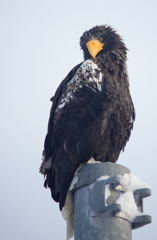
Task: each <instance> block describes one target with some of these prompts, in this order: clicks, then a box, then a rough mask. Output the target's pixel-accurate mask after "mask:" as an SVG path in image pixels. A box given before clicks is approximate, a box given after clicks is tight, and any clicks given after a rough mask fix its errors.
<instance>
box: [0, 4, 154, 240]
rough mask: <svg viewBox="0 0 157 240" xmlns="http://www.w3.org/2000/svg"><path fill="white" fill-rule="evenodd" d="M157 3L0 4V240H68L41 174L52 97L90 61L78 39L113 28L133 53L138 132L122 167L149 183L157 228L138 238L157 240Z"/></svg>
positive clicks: (148, 205) (149, 207)
mask: <svg viewBox="0 0 157 240" xmlns="http://www.w3.org/2000/svg"><path fill="white" fill-rule="evenodd" d="M156 11H157V2H156V1H155V0H154V1H153V0H149V1H148V0H147V1H144V0H143V1H142V0H136V1H135V0H132V1H129V0H128V1H126V0H119V1H117V0H110V1H105V0H96V1H93V0H90V1H89V0H80V1H72V0H70V1H63V0H62V1H58V2H57V1H53V0H51V1H50V0H49V1H48V0H44V1H41V0H31V1H30V0H27V1H22V0H21V1H20V0H14V1H10V0H7V1H4V0H1V1H0V35H1V37H0V66H1V67H0V81H1V87H0V106H1V108H0V109H1V118H0V128H1V129H0V133H1V134H0V146H1V160H0V189H1V195H0V239H2V240H13V239H14V240H28V239H29V240H32V239H33V240H43V239H46V240H53V239H56V240H60V239H62V240H63V239H65V234H66V223H65V221H64V220H63V219H62V216H61V213H60V211H59V207H58V204H57V203H55V202H54V201H53V200H52V199H51V196H50V192H49V190H48V189H47V190H46V189H45V188H44V187H43V183H44V179H43V176H42V175H40V174H39V172H38V169H39V166H40V163H41V155H42V150H43V144H44V138H45V135H46V131H47V123H48V117H49V111H50V107H51V102H50V101H49V100H50V98H51V97H52V96H53V94H54V92H55V90H56V88H57V87H58V85H59V84H60V82H61V81H62V80H63V79H64V77H65V76H66V75H67V74H68V72H69V71H70V70H71V69H72V68H73V67H74V66H75V65H76V64H78V63H80V62H81V61H82V60H83V55H82V51H81V50H80V46H79V38H80V36H81V35H82V33H83V32H84V31H85V30H88V29H90V28H91V27H94V26H95V25H102V24H109V25H111V26H112V27H114V28H115V29H116V30H117V31H118V33H119V34H120V35H121V36H122V37H123V39H124V41H125V43H126V46H127V48H128V49H129V52H128V62H127V64H128V73H129V79H130V89H131V95H132V98H133V102H134V105H135V109H136V121H135V125H134V129H133V132H132V135H131V138H130V141H129V142H128V143H127V146H126V148H125V152H124V153H122V154H121V155H120V157H119V159H118V162H117V163H119V164H122V165H124V166H126V167H127V168H129V169H130V170H131V171H132V173H133V174H134V175H136V176H138V177H139V178H140V179H141V180H143V181H144V182H146V183H147V184H149V185H150V186H151V188H152V196H151V197H149V198H146V199H144V212H145V213H147V214H149V215H151V216H152V217H153V223H152V224H149V225H146V226H145V227H143V228H139V229H137V230H134V231H133V240H136V239H138V240H156V238H157V237H156V226H157V218H156V215H157V207H156V201H157V190H156V188H157V187H156V171H157V170H156V169H157V154H156V145H157V144H156V143H157V140H156V136H157V124H156V119H157V79H156V78H157V77H156V68H157V67H156V62H157V61H156V59H157V57H156V56H157V48H156V41H157V31H156V29H157V14H156Z"/></svg>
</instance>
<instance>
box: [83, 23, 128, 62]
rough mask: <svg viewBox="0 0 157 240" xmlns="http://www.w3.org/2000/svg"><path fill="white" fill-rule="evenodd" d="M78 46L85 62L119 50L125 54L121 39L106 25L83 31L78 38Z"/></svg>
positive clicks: (125, 49)
mask: <svg viewBox="0 0 157 240" xmlns="http://www.w3.org/2000/svg"><path fill="white" fill-rule="evenodd" d="M80 46H81V49H82V50H83V53H84V59H85V60H87V59H91V58H94V59H95V58H96V56H99V55H102V54H104V53H108V52H110V51H111V50H118V49H120V50H121V51H122V52H123V53H125V54H126V51H127V48H126V47H125V44H124V43H123V41H122V38H121V37H120V36H119V35H118V34H117V33H116V31H115V30H114V29H113V28H112V27H110V26H107V25H102V26H95V27H93V28H91V29H90V30H88V31H85V32H84V33H83V35H82V37H81V38H80Z"/></svg>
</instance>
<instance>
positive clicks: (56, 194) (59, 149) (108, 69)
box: [40, 26, 135, 209]
mask: <svg viewBox="0 0 157 240" xmlns="http://www.w3.org/2000/svg"><path fill="white" fill-rule="evenodd" d="M98 36H99V37H100V36H103V39H104V48H103V50H101V51H100V53H98V55H97V57H96V58H95V59H93V58H92V57H91V56H90V55H89V52H88V49H87V46H86V43H87V41H89V39H91V38H92V39H93V38H94V37H95V38H96V37H98ZM80 45H81V48H82V49H83V52H84V57H85V61H84V62H83V63H81V64H79V65H77V66H76V67H75V68H74V69H72V70H71V72H70V73H69V74H68V76H67V77H66V78H65V79H64V80H63V81H62V83H61V84H60V86H59V88H58V89H57V91H56V93H55V95H54V97H53V98H52V101H53V105H52V108H51V112H50V118H49V124H48V132H47V135H46V138H45V146H44V151H43V163H42V165H41V168H40V171H41V172H42V173H43V174H45V175H46V180H45V186H48V187H49V188H50V189H51V194H52V197H53V199H54V200H55V201H57V202H59V203H60V209H62V208H63V206H64V203H65V199H66V195H67V192H68V189H69V187H70V184H71V181H72V179H73V176H74V173H75V171H76V169H77V168H78V167H79V166H80V164H82V163H86V162H87V161H88V160H89V159H90V158H92V157H94V159H95V160H96V161H102V162H106V161H110V162H116V161H117V159H118V156H119V154H120V151H121V150H122V149H124V147H125V145H126V142H127V141H128V139H129V137H130V133H131V129H132V128H133V122H134V119H135V111H134V106H133V103H132V99H131V96H130V91H129V81H128V76H127V70H126V51H127V48H126V47H125V45H124V43H123V42H122V40H121V38H120V36H119V35H118V34H117V33H116V32H115V31H114V30H112V28H111V27H107V26H100V27H95V28H93V29H91V30H89V31H88V32H85V33H84V34H83V36H82V37H81V40H80Z"/></svg>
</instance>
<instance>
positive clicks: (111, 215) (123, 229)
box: [74, 163, 151, 240]
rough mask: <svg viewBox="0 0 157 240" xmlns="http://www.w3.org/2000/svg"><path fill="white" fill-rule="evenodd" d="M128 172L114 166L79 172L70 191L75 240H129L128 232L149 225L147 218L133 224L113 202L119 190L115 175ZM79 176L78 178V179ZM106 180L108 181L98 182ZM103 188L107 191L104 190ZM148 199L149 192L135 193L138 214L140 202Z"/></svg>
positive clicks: (98, 165) (95, 166)
mask: <svg viewBox="0 0 157 240" xmlns="http://www.w3.org/2000/svg"><path fill="white" fill-rule="evenodd" d="M125 173H128V174H129V173H130V170H129V169H128V168H126V167H124V166H122V165H119V164H115V163H93V164H86V165H84V166H83V167H82V168H81V169H80V170H79V180H78V182H77V184H76V185H75V188H74V226H75V240H131V239H132V229H136V228H138V227H141V226H143V225H145V224H147V223H150V222H151V217H150V216H148V215H147V216H146V215H145V216H140V217H137V218H136V219H135V221H133V222H132V221H130V219H129V217H128V216H127V215H126V214H125V213H123V212H121V206H120V204H116V203H115V200H116V199H117V197H118V195H119V194H123V189H121V190H119V191H117V190H116V187H117V186H118V185H119V177H118V176H119V175H123V174H125ZM80 176H81V177H80ZM102 176H108V179H106V178H105V179H103V178H101V179H100V181H99V178H100V177H102ZM106 186H109V187H107V189H106ZM149 195H150V192H149V189H145V190H144V189H143V190H142V189H140V190H137V191H136V192H135V195H134V196H135V200H136V204H137V206H138V207H139V208H141V211H142V209H143V202H142V199H143V198H144V197H147V196H149Z"/></svg>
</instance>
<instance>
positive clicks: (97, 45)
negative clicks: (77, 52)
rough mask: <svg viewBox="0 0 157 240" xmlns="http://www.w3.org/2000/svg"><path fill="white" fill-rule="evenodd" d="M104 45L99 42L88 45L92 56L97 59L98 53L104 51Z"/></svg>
mask: <svg viewBox="0 0 157 240" xmlns="http://www.w3.org/2000/svg"><path fill="white" fill-rule="evenodd" d="M103 45H104V43H101V42H100V41H99V40H91V41H89V42H88V43H87V48H88V51H89V53H90V55H91V56H92V57H93V58H94V59H95V57H96V55H97V54H98V52H100V51H101V50H102V49H103Z"/></svg>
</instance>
